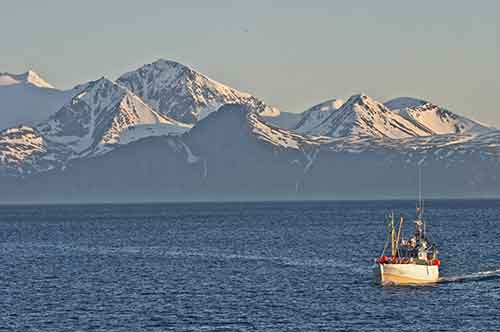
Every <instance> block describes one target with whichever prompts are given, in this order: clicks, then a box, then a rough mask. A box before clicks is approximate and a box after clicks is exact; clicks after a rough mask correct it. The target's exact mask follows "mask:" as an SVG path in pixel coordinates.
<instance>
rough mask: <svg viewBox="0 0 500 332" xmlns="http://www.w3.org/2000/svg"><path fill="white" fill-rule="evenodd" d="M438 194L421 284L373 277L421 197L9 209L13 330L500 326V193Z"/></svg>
mask: <svg viewBox="0 0 500 332" xmlns="http://www.w3.org/2000/svg"><path fill="white" fill-rule="evenodd" d="M426 204H427V209H426V212H425V216H426V219H427V221H428V227H427V231H428V234H430V236H431V239H432V240H433V241H434V242H435V243H436V244H437V245H438V247H439V250H440V258H441V260H442V266H441V272H442V276H443V281H442V282H441V283H438V284H436V285H433V286H420V287H415V286H414V287H396V286H392V287H391V286H389V287H381V286H379V285H377V284H376V283H375V282H374V279H373V276H372V265H373V259H374V258H375V257H376V256H378V255H380V254H381V251H382V249H383V246H384V243H385V241H386V236H387V230H386V224H387V223H386V220H387V214H388V213H389V212H390V210H391V209H394V210H395V213H396V214H397V215H398V214H399V213H402V214H404V215H406V216H407V217H408V218H410V217H413V216H414V207H415V202H410V201H396V202H385V201H384V202H382V201H380V202H375V201H370V202H288V203H192V204H141V205H46V206H0V331H500V277H499V276H498V274H497V273H496V272H495V271H496V270H497V269H498V268H500V200H455V201H448V200H435V201H427V202H426ZM408 221H409V220H408ZM412 230H413V225H412V223H410V222H408V223H407V228H406V232H407V234H408V233H410V232H411V231H412Z"/></svg>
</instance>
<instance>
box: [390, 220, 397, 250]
mask: <svg viewBox="0 0 500 332" xmlns="http://www.w3.org/2000/svg"><path fill="white" fill-rule="evenodd" d="M390 227H391V254H392V257H394V256H396V234H395V233H396V232H395V229H394V211H392V213H391V224H390Z"/></svg>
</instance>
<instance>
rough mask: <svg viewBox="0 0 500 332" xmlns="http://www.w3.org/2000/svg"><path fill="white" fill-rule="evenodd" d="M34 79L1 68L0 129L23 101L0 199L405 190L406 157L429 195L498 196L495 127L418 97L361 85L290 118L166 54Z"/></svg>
mask: <svg viewBox="0 0 500 332" xmlns="http://www.w3.org/2000/svg"><path fill="white" fill-rule="evenodd" d="M36 77H38V76H35V75H34V74H33V73H31V74H30V73H29V72H28V73H27V74H26V75H24V76H23V75H10V74H8V75H7V74H4V75H3V76H1V78H0V82H2V84H0V106H2V108H1V110H2V112H3V113H2V114H0V121H2V122H0V125H1V126H4V123H6V122H3V121H4V119H5V118H6V116H5V114H10V113H7V112H10V110H11V109H16V108H15V105H17V104H20V103H22V101H20V100H17V99H18V98H19V99H22V98H25V99H27V100H30V103H33V105H31V106H29V105H28V106H29V107H28V106H27V107H28V108H29V112H27V113H26V114H27V115H28V116H29V117H28V118H29V121H26V122H15V123H12V124H13V125H15V126H11V128H8V129H5V130H2V131H0V181H1V183H2V189H4V190H2V191H0V200H6V199H7V200H9V199H13V198H14V197H20V199H21V200H22V199H25V197H27V195H28V196H29V197H31V199H34V200H36V199H37V198H38V197H43V195H44V193H46V192H47V189H46V188H51V189H50V192H51V194H53V193H56V194H57V195H59V196H57V197H60V199H63V200H64V199H66V198H67V197H87V198H88V197H90V198H91V199H98V197H101V198H102V199H107V200H113V198H114V197H115V196H114V195H121V196H120V197H122V198H123V199H128V200H134V199H141V200H142V199H146V198H150V199H153V200H158V199H167V198H171V199H176V200H177V199H194V198H199V199H218V198H220V197H225V198H227V199H239V198H243V199H244V198H246V197H248V195H253V196H251V197H252V199H253V198H258V199H261V198H282V197H288V196H287V195H291V196H293V197H296V198H297V197H298V198H308V199H309V198H312V197H316V196H314V195H316V194H318V193H322V195H324V196H318V198H328V197H331V196H329V195H330V194H331V193H332V192H334V193H337V194H338V195H339V196H338V197H344V196H342V195H344V194H346V193H349V192H352V193H353V194H357V192H358V191H359V190H360V188H362V190H363V192H365V193H371V192H370V190H372V189H373V188H376V191H375V192H374V193H375V194H378V193H380V192H382V191H383V189H384V188H385V189H387V192H389V193H395V192H397V191H400V192H403V191H404V190H406V188H407V187H408V188H410V189H409V190H410V191H411V192H413V188H414V185H413V182H412V183H408V181H409V180H408V179H411V176H409V175H408V174H409V173H411V174H414V168H415V167H416V166H415V165H421V166H422V167H425V168H426V169H427V170H429V171H427V173H428V174H427V176H426V178H429V177H430V178H431V181H433V183H432V184H436V187H435V188H433V189H434V190H435V191H436V192H438V191H439V190H442V191H443V192H444V193H448V192H449V191H450V190H451V189H450V188H454V189H453V190H456V191H457V192H460V193H465V192H470V193H474V192H475V190H483V191H484V190H487V191H488V192H491V193H498V194H500V190H498V188H500V176H498V174H500V150H499V149H498V147H499V146H500V132H499V131H496V130H495V129H494V128H491V127H488V126H485V125H483V124H480V123H478V122H476V121H473V120H471V119H468V118H466V117H463V116H460V115H457V114H454V113H452V112H450V111H448V110H446V109H445V108H443V107H439V106H437V105H434V104H432V103H430V102H427V101H425V100H420V99H414V98H408V97H404V98H397V99H393V100H391V101H388V102H386V103H385V104H383V103H380V102H378V101H376V100H373V99H372V98H370V97H368V96H366V95H362V94H360V95H354V96H352V97H350V98H348V100H347V101H345V102H344V101H342V100H338V99H332V100H328V101H326V102H323V103H320V104H318V105H315V106H313V107H311V108H310V109H308V110H307V111H305V112H303V113H300V114H293V113H287V112H280V111H279V110H278V109H276V108H273V107H269V106H267V105H265V104H264V103H263V102H262V101H261V100H259V99H257V98H256V97H253V96H251V95H249V94H247V93H242V92H239V91H237V90H235V89H232V88H230V87H228V86H225V85H223V84H221V83H218V82H216V81H213V80H211V79H209V78H207V77H206V76H204V75H202V74H200V73H197V72H196V71H194V70H192V69H190V68H189V67H186V66H183V65H181V64H179V63H176V62H171V61H165V60H159V61H156V62H154V63H152V64H149V65H145V66H143V67H141V68H139V69H138V70H136V71H133V72H129V73H126V74H124V75H122V76H121V77H120V78H119V79H118V81H117V82H113V81H111V80H109V79H106V78H101V79H98V80H96V81H92V82H88V83H85V84H81V85H79V86H77V87H75V88H74V89H72V90H68V91H59V90H57V89H55V88H52V87H49V86H48V85H49V84H48V83H47V82H45V81H43V79H41V78H39V79H37V78H36ZM16 89H17V90H19V91H22V92H23V93H24V94H16V93H13V92H12V91H16ZM5 91H8V92H5ZM33 91H35V92H33ZM2 93H6V95H2ZM37 93H39V94H41V95H43V96H51V97H50V98H49V99H50V100H53V102H52V103H51V104H50V105H51V106H50V107H49V106H43V107H42V104H41V103H40V102H39V101H40V100H42V99H40V98H41V97H40V98H38V99H37V98H34V97H33V96H35V95H36V94H37ZM2 96H3V97H2ZM5 96H7V98H11V99H5V98H6V97H5ZM2 98H3V99H2ZM44 98H45V97H44ZM9 100H12V101H13V102H12V103H11V104H12V105H14V106H12V107H8V108H4V107H3V106H4V105H7V104H8V103H7V102H6V101H9ZM9 103H10V101H9ZM16 103H17V104H16ZM56 106H57V107H56ZM41 108H43V110H42V109H41ZM44 112H45V113H44ZM42 113H44V114H46V116H45V118H43V119H40V121H36V117H35V116H34V115H39V114H42ZM180 119H182V120H185V121H186V122H188V123H185V122H182V121H179V120H180ZM34 121H36V122H34ZM429 173H430V174H429ZM456 179H460V181H456ZM438 184H441V187H439V186H438ZM391 186H393V187H391ZM353 188H354V189H353ZM381 188H382V189H381ZM478 188H479V189H478ZM484 188H487V189H484ZM5 191H7V192H8V194H3V192H5ZM2 194H3V195H2ZM16 195H17V196H16ZM213 195H215V198H214V196H213ZM262 195H264V196H262ZM273 195H274V196H273Z"/></svg>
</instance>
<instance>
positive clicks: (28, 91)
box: [0, 70, 79, 130]
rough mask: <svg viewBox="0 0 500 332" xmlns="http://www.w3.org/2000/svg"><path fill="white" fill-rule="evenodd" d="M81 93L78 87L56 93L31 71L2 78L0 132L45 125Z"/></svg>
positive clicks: (0, 85) (56, 91) (2, 76)
mask: <svg viewBox="0 0 500 332" xmlns="http://www.w3.org/2000/svg"><path fill="white" fill-rule="evenodd" d="M78 91H79V88H78V87H76V88H74V89H70V90H65V91H63V90H58V89H55V88H54V87H53V86H52V85H50V84H49V83H47V81H45V80H44V79H42V78H41V77H40V76H39V75H38V74H36V73H35V72H34V71H31V70H30V71H28V72H26V73H24V74H18V75H14V74H9V73H3V74H0V130H3V129H6V128H9V127H14V126H18V125H21V124H22V125H30V126H33V125H35V124H37V123H38V122H40V121H44V120H46V119H47V118H48V117H49V116H51V115H52V114H54V113H55V112H56V111H57V110H58V109H60V108H61V107H62V105H64V104H65V103H67V102H68V101H69V100H70V99H71V98H73V96H74V95H75V94H77V93H78Z"/></svg>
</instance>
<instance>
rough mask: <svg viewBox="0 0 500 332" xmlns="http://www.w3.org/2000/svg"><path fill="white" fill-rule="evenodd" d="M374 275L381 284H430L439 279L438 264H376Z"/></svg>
mask: <svg viewBox="0 0 500 332" xmlns="http://www.w3.org/2000/svg"><path fill="white" fill-rule="evenodd" d="M375 275H376V277H377V279H378V281H379V282H380V283H381V284H397V285H405V284H406V285H415V284H432V283H436V282H438V281H439V266H437V265H418V264H376V266H375Z"/></svg>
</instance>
